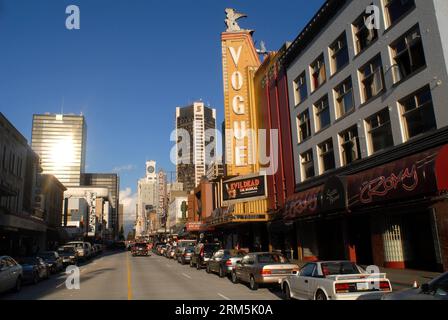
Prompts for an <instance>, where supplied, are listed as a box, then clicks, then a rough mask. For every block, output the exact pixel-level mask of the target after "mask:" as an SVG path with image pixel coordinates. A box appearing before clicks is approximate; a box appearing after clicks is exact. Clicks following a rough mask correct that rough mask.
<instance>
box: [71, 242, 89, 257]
mask: <svg viewBox="0 0 448 320" xmlns="http://www.w3.org/2000/svg"><path fill="white" fill-rule="evenodd" d="M67 245H69V246H74V247H75V248H76V250H77V251H78V257H79V259H80V260H87V259H89V258H90V257H91V255H92V245H91V244H90V243H88V242H84V241H72V242H69V243H67Z"/></svg>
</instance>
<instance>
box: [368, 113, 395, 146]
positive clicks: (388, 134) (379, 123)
mask: <svg viewBox="0 0 448 320" xmlns="http://www.w3.org/2000/svg"><path fill="white" fill-rule="evenodd" d="M366 122H367V126H368V130H369V138H370V139H369V142H370V150H371V152H372V153H375V152H378V151H381V150H384V149H387V148H388V147H391V146H393V145H394V139H393V137H392V127H391V123H390V116H389V110H388V108H386V109H383V110H382V111H380V112H378V113H377V114H375V115H373V116H372V117H370V118H368V119H367V121H366Z"/></svg>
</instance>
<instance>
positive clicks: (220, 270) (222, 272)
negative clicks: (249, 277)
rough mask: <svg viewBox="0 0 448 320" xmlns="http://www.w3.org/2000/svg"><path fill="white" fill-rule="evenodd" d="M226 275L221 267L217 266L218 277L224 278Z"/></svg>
mask: <svg viewBox="0 0 448 320" xmlns="http://www.w3.org/2000/svg"><path fill="white" fill-rule="evenodd" d="M225 276H226V273H225V272H224V269H223V267H222V266H221V267H219V277H220V278H224V277H225Z"/></svg>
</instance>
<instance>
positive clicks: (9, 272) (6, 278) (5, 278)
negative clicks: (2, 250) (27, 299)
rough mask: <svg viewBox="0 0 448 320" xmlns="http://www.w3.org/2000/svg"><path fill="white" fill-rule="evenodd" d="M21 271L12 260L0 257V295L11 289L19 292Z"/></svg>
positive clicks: (21, 277) (20, 267)
mask: <svg viewBox="0 0 448 320" xmlns="http://www.w3.org/2000/svg"><path fill="white" fill-rule="evenodd" d="M22 279H23V270H22V266H20V265H19V264H18V263H17V262H16V261H15V260H14V259H13V258H11V257H8V256H1V257H0V293H2V292H5V291H9V290H11V289H13V290H14V291H15V292H19V291H20V289H21V287H22Z"/></svg>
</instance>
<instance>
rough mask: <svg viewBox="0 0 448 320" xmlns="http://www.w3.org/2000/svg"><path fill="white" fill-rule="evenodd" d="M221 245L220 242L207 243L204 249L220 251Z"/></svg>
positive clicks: (206, 250)
mask: <svg viewBox="0 0 448 320" xmlns="http://www.w3.org/2000/svg"><path fill="white" fill-rule="evenodd" d="M220 247H221V246H220V245H219V244H206V245H205V246H204V251H205V252H214V251H218V250H219V248H220Z"/></svg>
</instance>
